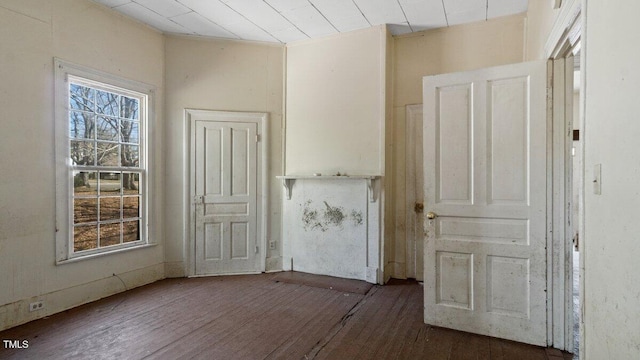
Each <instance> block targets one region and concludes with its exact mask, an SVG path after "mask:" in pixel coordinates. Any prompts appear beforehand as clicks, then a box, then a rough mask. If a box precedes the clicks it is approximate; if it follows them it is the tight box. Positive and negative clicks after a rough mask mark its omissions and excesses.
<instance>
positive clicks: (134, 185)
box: [122, 173, 140, 195]
mask: <svg viewBox="0 0 640 360" xmlns="http://www.w3.org/2000/svg"><path fill="white" fill-rule="evenodd" d="M122 192H123V193H124V194H125V195H132V194H140V174H137V173H122Z"/></svg>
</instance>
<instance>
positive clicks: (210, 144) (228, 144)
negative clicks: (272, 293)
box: [192, 120, 262, 275]
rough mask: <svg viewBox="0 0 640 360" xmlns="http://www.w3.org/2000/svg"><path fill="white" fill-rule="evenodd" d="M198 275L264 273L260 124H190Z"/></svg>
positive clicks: (197, 122) (200, 122) (209, 122)
mask: <svg viewBox="0 0 640 360" xmlns="http://www.w3.org/2000/svg"><path fill="white" fill-rule="evenodd" d="M192 127H193V128H192V137H193V141H192V145H193V148H192V152H193V153H192V156H193V157H194V158H193V159H192V176H193V177H194V179H193V181H192V187H194V189H192V191H194V193H195V195H194V199H193V201H194V206H195V219H194V221H195V275H217V274H236V273H252V272H259V271H261V270H262V269H261V255H260V254H261V253H262V251H261V249H260V244H259V242H258V230H259V229H258V222H259V221H258V220H259V219H258V211H259V209H258V201H257V200H258V198H257V195H258V181H257V172H258V157H257V155H258V153H257V150H258V149H257V143H258V124H257V123H255V122H233V121H209V120H195V121H194V122H193V123H192Z"/></svg>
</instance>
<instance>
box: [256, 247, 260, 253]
mask: <svg viewBox="0 0 640 360" xmlns="http://www.w3.org/2000/svg"><path fill="white" fill-rule="evenodd" d="M259 253H260V248H259V247H258V246H256V254H259Z"/></svg>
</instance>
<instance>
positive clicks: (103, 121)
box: [96, 116, 118, 141]
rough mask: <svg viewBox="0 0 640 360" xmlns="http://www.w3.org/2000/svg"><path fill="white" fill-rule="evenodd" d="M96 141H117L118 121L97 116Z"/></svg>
mask: <svg viewBox="0 0 640 360" xmlns="http://www.w3.org/2000/svg"><path fill="white" fill-rule="evenodd" d="M96 130H97V131H96V132H97V137H98V140H107V141H118V119H114V118H108V117H104V116H98V121H97V129H96Z"/></svg>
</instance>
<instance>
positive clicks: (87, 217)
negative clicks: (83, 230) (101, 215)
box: [73, 198, 98, 224]
mask: <svg viewBox="0 0 640 360" xmlns="http://www.w3.org/2000/svg"><path fill="white" fill-rule="evenodd" d="M96 221H98V199H97V198H89V199H73V223H74V224H78V223H88V222H96Z"/></svg>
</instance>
